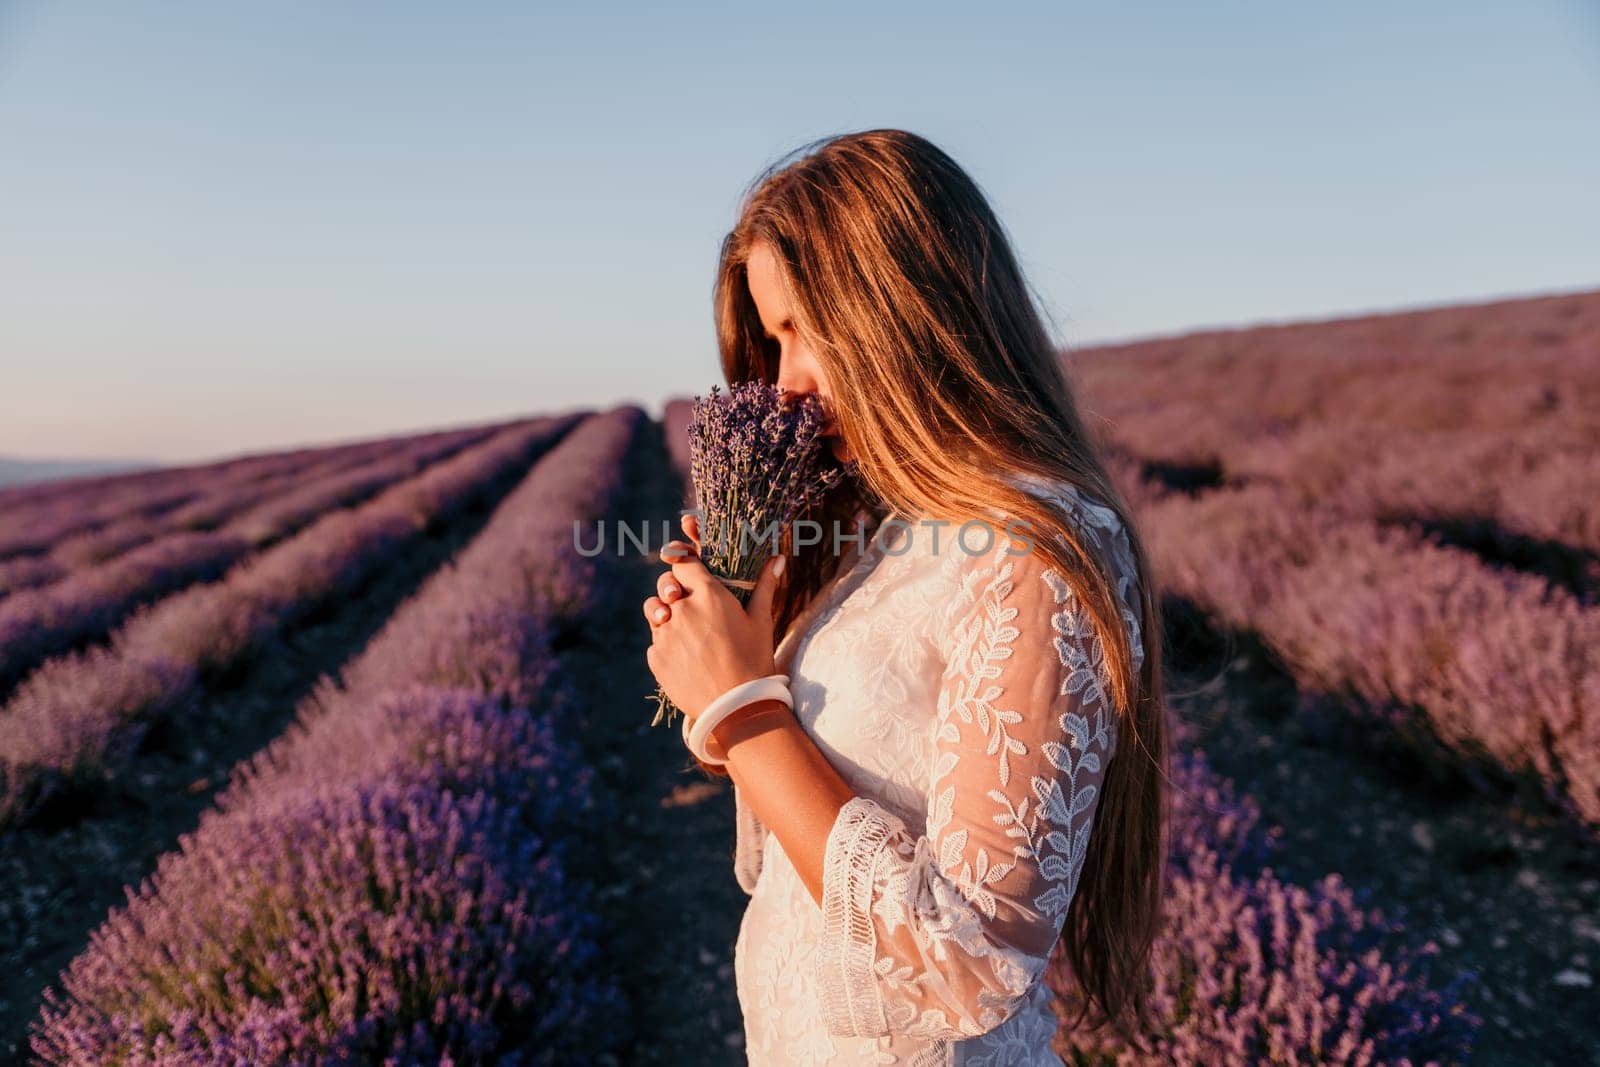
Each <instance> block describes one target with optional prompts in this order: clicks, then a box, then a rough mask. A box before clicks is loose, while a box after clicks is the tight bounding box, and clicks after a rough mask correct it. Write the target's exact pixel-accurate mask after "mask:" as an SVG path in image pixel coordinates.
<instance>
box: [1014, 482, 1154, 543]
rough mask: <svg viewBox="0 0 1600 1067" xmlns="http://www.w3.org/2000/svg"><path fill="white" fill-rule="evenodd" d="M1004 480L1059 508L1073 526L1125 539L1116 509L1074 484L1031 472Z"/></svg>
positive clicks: (1120, 518) (1125, 535) (1111, 537)
mask: <svg viewBox="0 0 1600 1067" xmlns="http://www.w3.org/2000/svg"><path fill="white" fill-rule="evenodd" d="M1006 478H1007V480H1008V481H1010V482H1011V483H1012V484H1014V485H1016V486H1018V487H1019V488H1022V489H1026V490H1028V491H1029V492H1030V493H1032V494H1033V495H1034V496H1037V497H1041V498H1043V499H1045V500H1049V501H1052V502H1053V503H1055V504H1057V505H1059V506H1060V507H1061V509H1062V510H1063V511H1064V512H1065V513H1066V515H1067V518H1068V519H1070V520H1071V521H1072V522H1073V523H1074V524H1075V525H1078V526H1080V527H1084V526H1087V527H1088V528H1089V529H1090V530H1092V531H1095V532H1098V533H1100V534H1103V535H1104V536H1106V537H1108V538H1110V539H1116V538H1126V537H1127V530H1126V528H1125V527H1124V525H1123V522H1122V517H1121V516H1120V515H1118V514H1117V512H1116V509H1115V508H1112V507H1111V506H1110V505H1108V504H1107V503H1106V502H1105V501H1103V500H1101V499H1100V497H1098V496H1096V495H1095V494H1093V493H1090V492H1089V491H1088V490H1086V489H1084V488H1082V487H1081V486H1079V485H1078V484H1077V483H1075V482H1072V481H1070V480H1068V479H1066V478H1062V477H1045V476H1044V475H1039V474H1033V473H1030V472H1015V473H1011V474H1008V475H1006Z"/></svg>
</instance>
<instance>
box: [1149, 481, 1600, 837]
mask: <svg viewBox="0 0 1600 1067" xmlns="http://www.w3.org/2000/svg"><path fill="white" fill-rule="evenodd" d="M1140 519H1141V521H1142V523H1143V528H1144V529H1145V531H1146V537H1147V539H1148V542H1149V544H1150V547H1151V551H1152V553H1153V554H1154V556H1155V559H1156V561H1157V565H1158V566H1159V567H1160V569H1161V572H1162V574H1163V575H1164V578H1165V581H1166V584H1167V588H1168V591H1169V592H1172V593H1176V594H1179V595H1182V596H1184V597H1187V598H1189V599H1190V600H1192V601H1194V602H1195V603H1196V604H1197V605H1199V606H1200V607H1202V608H1203V609H1204V610H1206V611H1208V612H1210V613H1212V614H1213V615H1214V616H1215V617H1216V618H1217V619H1219V620H1220V621H1221V622H1222V623H1224V624H1225V625H1228V626H1231V627H1234V628H1236V629H1248V630H1251V631H1254V632H1256V633H1259V634H1260V635H1261V637H1262V639H1263V640H1264V641H1265V642H1266V643H1267V644H1268V646H1269V647H1270V648H1271V649H1272V650H1273V652H1274V653H1275V654H1276V655H1277V656H1278V657H1279V658H1280V660H1281V661H1282V662H1283V664H1284V665H1285V666H1286V667H1287V668H1288V669H1289V670H1290V672H1291V673H1292V674H1293V675H1294V677H1295V679H1296V681H1297V682H1298V683H1299V684H1300V685H1301V686H1303V687H1304V688H1306V689H1307V690H1310V691H1313V692H1318V693H1324V694H1331V695H1334V696H1338V697H1344V698H1348V700H1347V706H1349V707H1350V708H1352V709H1355V710H1358V711H1364V712H1366V713H1367V714H1368V715H1370V716H1371V717H1372V718H1374V719H1375V720H1378V721H1381V722H1383V723H1385V724H1386V725H1388V726H1389V727H1391V728H1392V730H1393V732H1394V733H1395V735H1396V736H1398V737H1400V738H1402V739H1405V740H1408V741H1410V742H1411V743H1412V744H1414V745H1416V746H1418V747H1419V748H1421V749H1422V750H1423V751H1425V752H1428V751H1433V752H1438V753H1439V754H1448V755H1450V756H1452V757H1453V758H1454V759H1455V760H1458V761H1459V762H1460V764H1461V766H1463V767H1465V768H1467V769H1469V770H1470V769H1475V768H1476V769H1483V770H1487V769H1490V768H1500V773H1501V775H1502V776H1509V777H1516V776H1528V777H1530V778H1531V779H1533V780H1536V781H1537V782H1539V783H1540V785H1541V788H1542V790H1543V791H1544V792H1545V793H1546V795H1547V796H1548V797H1549V799H1550V800H1551V801H1552V802H1554V803H1556V804H1558V805H1561V806H1564V807H1567V808H1569V809H1570V810H1571V811H1572V813H1573V814H1574V815H1575V816H1576V817H1577V818H1578V819H1580V820H1582V821H1584V822H1586V823H1588V824H1590V825H1600V717H1597V716H1596V714H1595V711H1596V709H1600V609H1597V608H1591V607H1585V606H1584V605H1582V604H1580V603H1578V602H1577V601H1576V600H1575V599H1574V598H1573V597H1572V596H1571V595H1570V594H1567V593H1565V592H1563V591H1562V590H1560V589H1557V588H1554V587H1552V586H1550V585H1549V584H1548V583H1547V582H1545V581H1543V580H1542V579H1539V578H1536V577H1534V576H1531V575H1526V574H1519V573H1516V572H1508V571H1495V570H1492V569H1491V568H1489V567H1487V566H1486V565H1485V564H1484V563H1483V561H1482V560H1480V559H1478V558H1477V557H1476V556H1474V555H1473V554H1471V553H1469V552H1466V551H1463V550H1460V549H1454V548H1447V547H1443V546H1440V545H1436V544H1431V543H1428V542H1426V541H1424V540H1422V539H1421V538H1420V537H1419V536H1417V535H1416V534H1414V533H1411V532H1409V531H1406V530H1403V529H1395V528H1385V527H1382V526H1379V525H1377V524H1375V523H1373V522H1372V521H1370V520H1359V519H1346V518H1341V517H1338V516H1335V515H1332V514H1329V513H1327V512H1324V511H1320V510H1315V509H1308V508H1305V507H1302V506H1300V505H1299V504H1298V503H1297V501H1296V500H1295V498H1294V497H1292V496H1291V495H1290V494H1288V493H1286V492H1284V491H1282V490H1278V489H1275V488H1274V487H1271V486H1252V487H1247V488H1243V489H1237V490H1222V491H1217V492H1212V493H1208V494H1205V495H1204V496H1202V497H1199V498H1197V499H1196V498H1190V497H1188V496H1186V495H1184V494H1169V495H1167V496H1165V497H1162V498H1161V499H1160V500H1159V502H1156V503H1154V504H1151V505H1149V506H1145V507H1143V508H1142V509H1141V510H1140ZM1441 750H1442V751H1441Z"/></svg>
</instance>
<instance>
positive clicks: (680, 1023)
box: [562, 424, 749, 1067]
mask: <svg viewBox="0 0 1600 1067" xmlns="http://www.w3.org/2000/svg"><path fill="white" fill-rule="evenodd" d="M645 437H646V440H645V441H644V442H642V443H643V445H644V447H642V448H641V449H639V452H638V454H637V456H636V460H637V462H636V463H635V464H634V469H633V470H632V471H631V472H630V476H629V486H628V492H627V494H626V500H625V503H624V505H623V507H622V508H621V512H622V514H621V516H620V517H622V518H623V519H624V521H626V522H628V523H630V525H633V526H634V527H635V528H638V526H637V524H639V523H641V522H643V521H646V520H649V521H650V522H651V529H652V530H653V531H655V533H653V534H652V537H651V541H650V546H651V547H652V548H659V547H660V543H661V537H660V529H661V521H662V520H663V519H667V520H671V521H672V522H673V525H672V527H671V528H672V530H673V534H674V536H680V535H679V534H678V531H677V526H676V522H675V516H676V512H677V508H678V507H679V501H680V500H681V499H682V498H681V496H680V485H681V483H680V481H679V477H678V475H677V473H676V472H675V471H674V470H673V469H672V467H671V466H670V464H669V463H668V461H667V455H666V451H665V448H664V446H663V445H662V442H661V436H660V428H659V425H657V424H652V425H651V426H650V427H649V429H648V430H647V432H646V435H645ZM607 559H608V562H610V563H614V564H616V566H615V567H614V568H613V573H614V574H615V576H616V578H617V579H618V580H620V583H621V586H622V588H621V590H620V592H619V593H618V595H617V596H616V598H615V603H613V604H611V605H610V606H608V608H607V609H606V612H605V613H604V615H603V616H602V617H597V618H594V619H593V620H591V621H590V622H589V624H588V625H585V626H584V627H583V628H582V631H581V632H580V634H579V635H578V639H577V640H576V641H575V642H574V643H573V644H571V645H569V646H568V647H566V648H565V649H563V651H562V659H563V661H564V662H565V663H566V664H567V665H568V666H569V668H570V669H571V670H572V671H573V673H574V676H575V680H576V681H577V683H578V685H579V687H580V689H582V690H583V692H584V693H585V694H586V696H587V701H586V703H587V704H588V705H589V706H590V707H591V708H592V715H593V717H592V719H591V720H590V721H589V722H587V723H584V724H583V729H582V731H581V738H582V743H583V745H584V747H585V749H586V751H587V752H588V754H589V758H590V760H591V762H592V763H594V765H595V766H596V768H597V769H598V771H599V775H600V778H601V781H602V785H603V788H604V790H605V792H606V793H607V794H608V795H609V797H610V799H611V800H612V801H613V802H614V803H615V805H616V809H615V810H616V812H617V814H618V818H617V819H616V821H615V822H613V823H610V824H609V825H604V826H599V827H596V840H595V842H594V843H593V847H594V848H595V849H598V850H601V851H602V852H603V859H604V864H605V867H606V869H608V870H609V871H610V872H611V875H610V880H609V881H608V884H605V885H604V886H602V887H601V889H600V891H599V893H598V894H597V898H598V903H599V905H600V907H601V908H602V910H603V912H604V914H605V916H606V925H607V940H608V942H609V945H610V952H611V955H612V958H613V959H614V961H615V963H614V966H615V967H616V968H617V971H616V973H617V977H618V979H619V981H620V982H621V984H622V985H623V986H624V988H625V990H626V991H627V993H628V995H629V997H630V999H631V1001H632V1004H633V1018H632V1019H631V1020H630V1022H631V1027H632V1034H631V1038H630V1040H629V1045H628V1047H627V1049H626V1052H625V1053H624V1054H623V1055H622V1056H621V1058H620V1061H612V1062H622V1063H627V1064H630V1065H632V1064H642V1065H650V1064H663V1065H666V1064H670V1065H672V1067H679V1065H682V1064H695V1065H715V1064H742V1063H744V1062H745V1056H744V1052H743V1047H744V1026H743V1022H742V1019H741V1015H740V1011H739V1003H738V995H737V992H736V990H735V987H734V979H733V943H734V940H735V939H736V938H737V936H738V932H739V922H740V919H741V917H742V916H743V914H744V907H745V902H746V901H747V900H748V899H749V898H748V897H746V896H745V894H744V891H743V890H741V889H740V888H739V884H738V882H737V881H735V879H734V876H733V847H734V826H733V793H732V790H731V787H729V786H728V785H727V783H726V781H721V780H719V781H711V780H708V777H707V776H706V775H705V774H704V772H702V771H701V770H700V769H699V768H698V767H697V766H695V764H694V761H693V760H692V758H691V757H690V756H689V754H688V752H687V751H686V750H685V749H684V746H683V740H682V738H681V736H680V735H679V733H678V729H677V727H676V726H674V727H673V728H672V729H670V730H669V729H668V728H666V727H665V726H660V727H652V726H651V725H650V719H651V717H652V715H654V713H655V707H654V704H653V703H652V702H648V701H647V700H646V697H647V696H648V695H649V694H650V693H651V692H652V691H653V690H654V688H655V680H654V678H653V677H652V676H651V674H650V672H649V668H648V667H647V665H646V663H645V649H646V648H647V647H648V646H649V643H650V638H649V628H648V625H647V624H646V622H645V620H644V615H643V614H642V612H641V611H640V605H641V604H642V602H643V601H644V599H645V598H646V597H648V596H650V595H651V594H652V593H653V592H654V591H655V580H656V576H657V575H658V574H659V573H660V571H661V565H660V564H658V563H651V562H649V561H648V560H647V559H645V558H643V557H641V556H640V555H639V554H638V553H637V552H635V551H633V550H632V548H631V547H630V550H629V552H628V553H627V555H626V556H624V557H623V558H622V559H621V561H620V562H619V561H616V560H615V559H614V558H612V557H610V556H608V557H607ZM602 1062H605V1061H602Z"/></svg>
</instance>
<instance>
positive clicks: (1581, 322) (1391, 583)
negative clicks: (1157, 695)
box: [0, 294, 1600, 1065]
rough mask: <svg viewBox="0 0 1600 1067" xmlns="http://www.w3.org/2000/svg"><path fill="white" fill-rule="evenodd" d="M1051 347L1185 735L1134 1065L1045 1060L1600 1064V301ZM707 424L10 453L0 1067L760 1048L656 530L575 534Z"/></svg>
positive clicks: (648, 515)
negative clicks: (1151, 594) (1121, 529)
mask: <svg viewBox="0 0 1600 1067" xmlns="http://www.w3.org/2000/svg"><path fill="white" fill-rule="evenodd" d="M1068 359H1069V366H1070V369H1071V371H1072V374H1073V376H1074V378H1075V379H1076V380H1077V382H1078V383H1079V385H1080V388H1081V391H1082V392H1081V395H1082V397H1083V400H1084V403H1085V406H1086V408H1087V409H1088V411H1089V413H1090V416H1091V417H1090V422H1091V424H1092V425H1093V426H1094V427H1095V428H1096V431H1097V432H1098V433H1099V434H1100V435H1101V443H1102V445H1103V446H1104V448H1105V450H1106V453H1107V455H1108V457H1109V459H1110V461H1111V463H1112V467H1113V469H1114V471H1115V473H1116V476H1117V479H1118V482H1119V486H1120V488H1121V489H1122V491H1123V492H1124V494H1125V495H1126V497H1127V498H1128V500H1129V501H1130V503H1131V504H1132V505H1133V507H1134V510H1135V512H1136V514H1137V516H1138V517H1139V519H1140V521H1141V524H1142V527H1143V529H1144V530H1145V536H1146V538H1147V540H1148V542H1149V544H1150V546H1151V550H1152V552H1153V557H1154V558H1153V562H1154V564H1155V566H1156V568H1157V579H1158V581H1159V583H1160V585H1161V588H1162V593H1163V598H1164V602H1165V605H1166V607H1167V615H1168V618H1169V624H1170V625H1169V631H1168V633H1167V634H1166V635H1165V640H1166V642H1167V646H1168V648H1169V649H1170V651H1169V653H1168V655H1167V657H1166V659H1167V661H1168V664H1169V669H1170V671H1171V676H1170V678H1169V683H1168V684H1169V690H1170V692H1171V694H1172V713H1173V724H1174V729H1175V732H1176V736H1177V740H1178V745H1177V752H1178V755H1177V757H1176V758H1175V761H1174V767H1173V773H1174V779H1175V784H1176V787H1177V797H1176V812H1175V819H1176V821H1175V824H1174V826H1173V828H1172V835H1171V846H1170V847H1171V857H1170V858H1171V871H1172V877H1171V882H1170V884H1169V887H1168V892H1169V900H1170V902H1171V905H1172V906H1171V908H1170V909H1169V924H1168V927H1167V929H1166V930H1165V931H1164V933H1163V936H1162V938H1161V941H1160V943H1159V946H1158V951H1157V958H1158V961H1159V976H1158V987H1157V994H1156V1001H1155V1002H1156V1005H1157V1012H1156V1014H1157V1016H1158V1018H1159V1021H1160V1022H1159V1027H1158V1030H1157V1032H1155V1033H1152V1034H1150V1035H1148V1037H1149V1039H1150V1041H1151V1042H1152V1044H1153V1046H1154V1048H1155V1049H1156V1050H1157V1055H1156V1056H1155V1057H1154V1058H1153V1059H1145V1058H1140V1057H1137V1056H1135V1055H1134V1054H1133V1053H1132V1052H1131V1051H1130V1050H1128V1049H1125V1048H1122V1047H1119V1046H1118V1045H1116V1044H1114V1043H1110V1042H1106V1041H1100V1040H1097V1039H1096V1040H1091V1039H1086V1038H1084V1037H1082V1036H1081V1035H1074V1034H1072V1033H1069V1032H1065V1031H1063V1032H1062V1033H1061V1034H1060V1035H1059V1037H1058V1042H1057V1047H1058V1051H1060V1052H1061V1054H1062V1056H1063V1058H1065V1059H1066V1060H1067V1062H1069V1063H1073V1064H1110V1063H1140V1062H1154V1063H1180V1064H1247V1063H1248V1064H1253V1063H1281V1064H1379V1063H1390V1064H1403V1063H1410V1064H1424V1063H1436V1064H1465V1063H1492V1064H1501V1063H1511V1064H1543V1063H1559V1064H1572V1063H1600V1012H1596V1011H1595V1009H1596V1008H1597V1007H1600V991H1597V988H1596V983H1597V981H1600V844H1597V841H1600V640H1597V638H1600V294H1588V295H1579V296H1565V297H1552V298H1545V299H1536V300H1523V301H1516V302H1506V303H1500V304H1485V305H1478V306H1463V307H1454V308H1444V309H1434V310H1425V311H1418V312H1410V313H1404V314H1393V315H1383V316H1372V317H1367V318H1357V319H1344V320H1336V321H1331V322H1317V323H1303V324H1295V325H1285V326H1267V327H1256V328H1249V329H1240V330H1236V331H1214V332H1208V333H1205V334H1195V335H1189V336H1184V337H1175V338H1168V339H1160V340H1153V341H1147V342H1141V343H1138V344H1129V345H1122V346H1117V347H1112V348H1101V349H1093V350H1084V351H1079V352H1075V353H1073V354H1071V356H1070V357H1069V358H1068ZM686 416H687V404H686V402H685V401H683V400H681V399H680V400H677V401H674V402H672V403H669V404H668V405H667V407H666V409H665V412H664V415H663V417H662V418H661V419H660V420H659V421H658V420H653V419H651V418H650V417H649V416H648V415H647V414H646V413H645V412H644V411H642V410H640V409H638V408H635V407H631V406H621V407H615V408H611V409H606V410H599V411H592V410H581V411H572V412H555V413H547V414H539V415H534V416H530V417H528V418H525V419H519V420H514V421H509V422H504V423H498V424H494V425H487V424H486V425H481V426H475V427H470V428H458V429H452V430H448V431H442V432H437V433H429V434H422V435H416V436H411V437H405V438H397V439H388V440H381V441H370V442H360V443H356V444H353V445H345V446H340V447H337V448H327V449H304V450H297V451H294V452H284V453H282V454H279V455H274V456H259V457H251V458H248V459H245V460H237V461H233V462H230V463H224V464H215V465H208V466H204V467H193V468H187V469H185V470H183V471H148V472H141V473H139V474H130V475H122V476H108V477H101V478H93V479H79V480H72V481H65V482H60V483H42V484H37V485H29V486H24V487H18V488H15V489H11V490H0V1061H3V1062H19V1063H21V1062H40V1063H49V1064H84V1065H88V1064H97V1065H98V1064H163V1065H178V1064H185V1065H199V1064H258V1063H284V1064H288V1063H349V1064H355V1063H385V1062H388V1063H395V1064H413V1063H416V1064H424V1063H426V1064H438V1063H450V1064H457V1065H464V1064H567V1063H573V1064H579V1063H582V1064H590V1063H599V1064H606V1063H610V1064H623V1063H627V1064H632V1063H643V1064H684V1063H694V1064H711V1063H741V1062H743V1059H744V1057H743V1053H742V1047H741V1046H742V1028H741V1023H740V1016H739V1010H738V1004H737V1000H736V997H735V993H734V984H733V972H732V952H733V943H734V938H735V935H736V933H737V929H738V923H739V919H740V914H741V912H742V909H743V906H744V901H745V896H744V894H743V892H742V891H741V890H740V889H739V887H738V885H737V884H736V882H735V880H734V877H733V872H732V868H731V855H732V847H733V840H734V830H733V810H732V797H731V795H730V794H729V790H728V787H727V784H726V782H725V781H724V780H707V778H706V777H705V776H704V775H703V774H701V773H700V772H699V771H698V770H696V769H694V767H693V764H692V761H691V760H690V758H689V756H688V754H687V752H685V751H684V749H683V746H682V744H681V742H679V741H678V738H677V735H676V732H675V731H665V730H660V729H655V730H653V729H651V728H650V727H649V725H648V723H649V720H650V711H651V706H650V704H649V703H648V701H647V697H646V695H647V694H648V693H650V692H651V691H652V690H653V688H654V686H653V682H652V680H651V679H650V677H649V674H648V671H647V669H646V667H645V661H644V648H645V645H646V644H647V642H648V635H647V633H646V632H645V627H644V626H643V625H642V623H641V620H640V617H639V612H638V605H639V602H640V601H641V600H642V599H643V598H644V597H646V596H648V595H649V594H650V592H652V591H653V588H654V577H655V575H656V573H657V571H658V569H659V565H657V564H654V563H652V562H651V561H650V560H649V559H648V558H645V557H644V556H642V555H640V554H638V553H637V552H629V553H627V554H624V555H622V556H618V555H616V554H615V553H614V552H605V553H602V554H600V555H595V556H585V555H584V554H582V553H580V552H578V551H577V549H576V547H575V545H574V540H573V523H574V522H575V521H576V522H579V523H581V524H586V525H587V526H588V527H589V528H592V524H593V523H595V522H596V521H601V520H603V521H604V522H605V523H606V525H607V526H608V527H610V526H611V524H612V523H613V522H615V521H617V520H621V521H624V522H626V523H628V524H630V525H631V526H634V527H636V528H637V527H642V526H644V525H645V524H646V523H650V524H652V525H653V528H654V529H656V530H660V529H661V528H662V527H661V524H662V522H663V521H664V520H668V519H670V518H671V517H672V516H673V515H674V513H675V511H676V509H677V508H678V507H680V506H681V504H682V503H683V502H684V500H685V499H686V492H685V485H684V479H683V472H684V470H685V468H686V464H687V456H686V447H685V446H686V439H685V436H684V431H685V423H686ZM674 529H675V527H674ZM655 543H656V544H659V539H657V541H656V542H655ZM1049 978H1050V981H1051V984H1052V986H1053V987H1054V988H1056V989H1057V990H1058V993H1059V995H1060V996H1061V997H1062V998H1063V1002H1062V1007H1063V1009H1064V1010H1070V1009H1071V1007H1072V1004H1071V1003H1070V1001H1069V1000H1068V999H1067V998H1070V996H1071V992H1070V985H1069V984H1068V983H1067V982H1066V980H1065V976H1064V975H1063V974H1062V973H1061V972H1059V971H1053V972H1052V973H1051V974H1050V976H1049Z"/></svg>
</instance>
